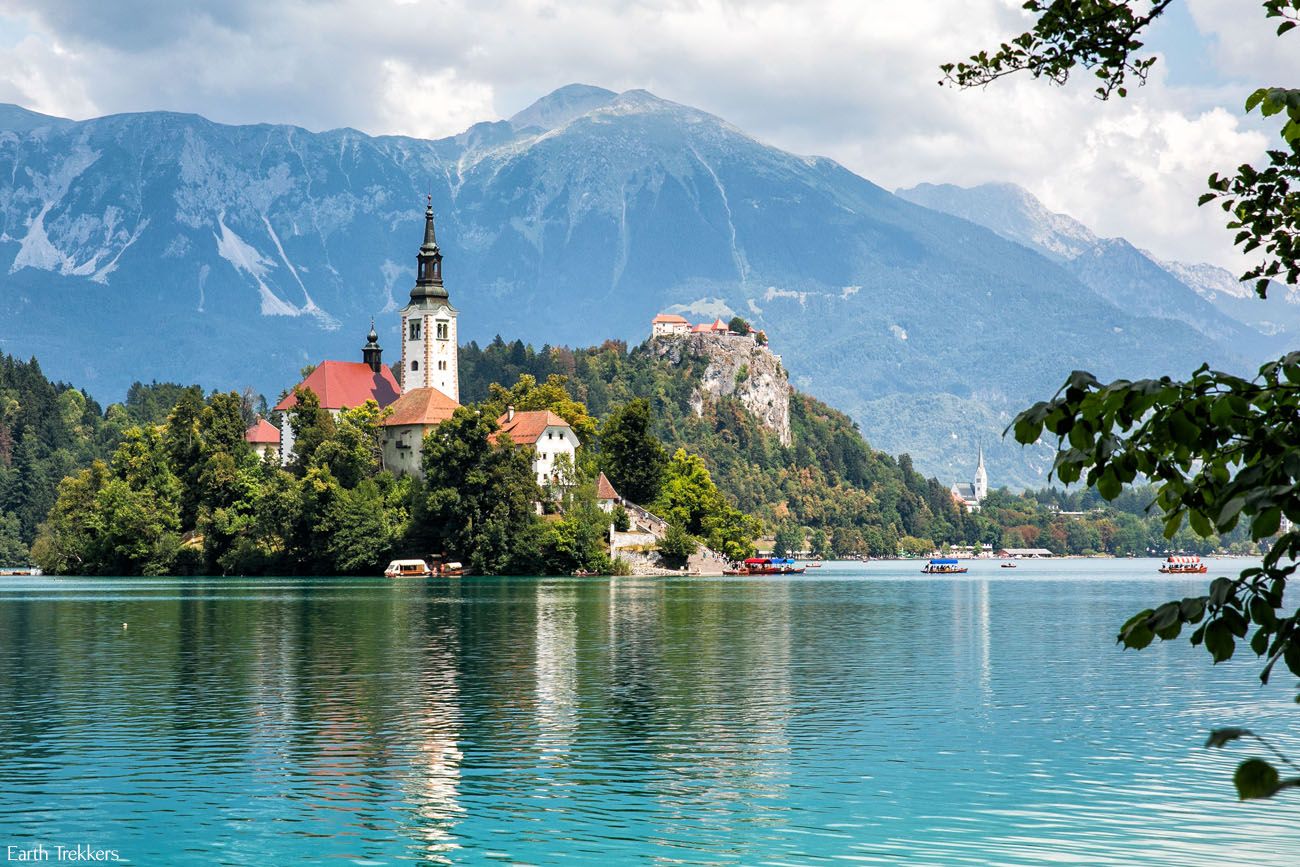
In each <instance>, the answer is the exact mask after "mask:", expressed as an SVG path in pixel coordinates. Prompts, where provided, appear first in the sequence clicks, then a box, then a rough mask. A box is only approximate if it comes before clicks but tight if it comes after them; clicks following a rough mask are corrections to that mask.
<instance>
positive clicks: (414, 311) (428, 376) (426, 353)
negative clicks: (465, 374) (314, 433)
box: [401, 196, 460, 403]
mask: <svg viewBox="0 0 1300 867" xmlns="http://www.w3.org/2000/svg"><path fill="white" fill-rule="evenodd" d="M415 261H416V270H415V286H414V287H412V289H411V300H410V301H409V302H407V304H406V306H405V307H403V308H402V311H401V315H402V392H403V393H405V392H408V391H411V390H412V389H416V388H436V389H438V391H440V392H442V393H443V394H445V395H447V397H450V398H451V399H452V400H454V401H456V402H457V403H459V402H460V375H459V371H458V370H457V351H456V345H457V344H456V340H457V335H456V315H457V313H456V308H455V307H452V306H451V299H450V298H449V297H448V296H447V288H446V287H445V286H443V284H442V251H441V250H439V249H438V239H437V236H436V234H435V233H434V227H433V198H432V196H431V197H430V198H429V202H428V204H427V205H426V207H425V209H424V243H422V244H421V245H420V252H419V253H418V254H417V255H416V257H415Z"/></svg>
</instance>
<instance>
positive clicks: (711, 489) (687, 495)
mask: <svg viewBox="0 0 1300 867" xmlns="http://www.w3.org/2000/svg"><path fill="white" fill-rule="evenodd" d="M654 510H655V511H656V513H658V514H659V515H661V516H662V517H663V518H664V519H665V520H667V521H668V523H669V524H678V525H680V526H681V527H682V529H684V530H685V531H686V532H687V533H689V534H691V535H692V536H696V537H698V538H700V539H702V540H703V541H704V543H705V544H706V545H708V546H709V547H710V548H712V549H713V550H715V551H718V552H719V553H722V554H724V555H726V556H727V557H729V558H730V559H732V560H743V559H744V558H745V557H747V556H749V554H750V553H752V551H753V540H754V537H755V536H756V535H758V526H757V523H756V522H755V521H754V520H753V519H752V518H750V517H749V516H747V515H745V514H744V513H743V512H741V511H740V510H739V509H737V508H736V507H735V506H733V505H731V504H730V503H729V502H727V500H726V498H725V497H724V496H723V495H722V493H721V492H720V491H719V490H718V488H717V485H715V484H714V483H713V478H712V476H711V475H710V474H709V470H708V467H706V466H705V465H704V460H703V458H701V457H700V456H699V455H693V454H688V453H687V452H686V450H685V449H678V450H677V451H676V453H675V454H674V455H673V457H672V459H671V460H670V461H669V462H668V466H667V469H666V470H665V472H664V483H663V488H662V489H661V490H660V492H659V499H658V500H656V501H655V505H654Z"/></svg>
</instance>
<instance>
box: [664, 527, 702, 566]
mask: <svg viewBox="0 0 1300 867" xmlns="http://www.w3.org/2000/svg"><path fill="white" fill-rule="evenodd" d="M699 547H700V540H699V539H697V538H695V536H694V535H692V534H691V533H689V532H687V530H686V528H685V527H683V526H682V525H681V524H679V523H670V524H669V525H668V531H667V532H666V533H665V534H664V537H663V538H662V539H660V540H659V544H658V546H657V548H658V550H659V554H660V556H662V557H663V558H664V560H666V561H667V562H668V564H669V565H670V566H672V567H673V568H679V567H681V566H682V565H684V564H685V563H686V560H687V558H689V557H690V556H691V555H692V554H694V553H695V552H696V551H697V550H699Z"/></svg>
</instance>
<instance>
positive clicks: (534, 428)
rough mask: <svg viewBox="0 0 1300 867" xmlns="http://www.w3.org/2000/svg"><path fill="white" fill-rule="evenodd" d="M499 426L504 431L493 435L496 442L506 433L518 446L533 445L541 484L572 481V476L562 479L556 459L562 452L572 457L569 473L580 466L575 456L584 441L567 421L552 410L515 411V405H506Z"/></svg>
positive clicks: (569, 462)
mask: <svg viewBox="0 0 1300 867" xmlns="http://www.w3.org/2000/svg"><path fill="white" fill-rule="evenodd" d="M497 426H498V427H499V428H500V430H498V431H497V432H496V433H494V434H493V435H492V437H491V439H492V442H496V441H497V440H498V438H500V437H501V436H502V435H506V436H509V437H510V441H511V442H513V443H514V444H515V445H517V446H531V447H532V449H533V475H534V476H536V477H537V484H539V485H541V486H542V487H548V486H563V485H567V484H569V483H570V480H569V479H564V478H560V474H559V472H558V471H557V470H556V461H557V459H558V458H560V456H561V455H567V456H568V458H569V460H568V464H569V472H573V468H574V467H576V466H577V460H576V457H575V455H576V452H577V450H578V446H579V445H580V443H579V441H578V435H577V434H576V433H574V432H573V428H572V427H570V426H569V423H568V422H567V421H565V420H564V419H563V418H561V417H560V416H558V415H556V414H555V413H553V412H551V411H550V410H532V411H528V412H515V408H514V407H513V406H511V407H506V411H505V413H504V414H503V415H502V416H501V417H500V418H498V419H497Z"/></svg>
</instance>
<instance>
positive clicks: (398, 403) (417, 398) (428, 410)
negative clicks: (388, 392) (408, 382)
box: [384, 388, 460, 427]
mask: <svg viewBox="0 0 1300 867" xmlns="http://www.w3.org/2000/svg"><path fill="white" fill-rule="evenodd" d="M459 407H460V404H458V403H456V401H454V400H452V399H451V398H449V397H447V395H445V394H443V393H442V392H441V391H438V389H436V388H413V389H411V390H410V391H408V392H407V393H406V394H404V395H402V396H401V397H399V398H398V399H397V400H395V401H393V402H392V404H390V405H389V409H391V410H392V411H393V412H392V415H390V416H389V417H388V418H386V419H384V426H385V427H396V426H399V425H408V424H439V423H441V422H444V421H446V420H447V419H449V418H451V415H452V413H454V412H455V411H456V410H457V408H459Z"/></svg>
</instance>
